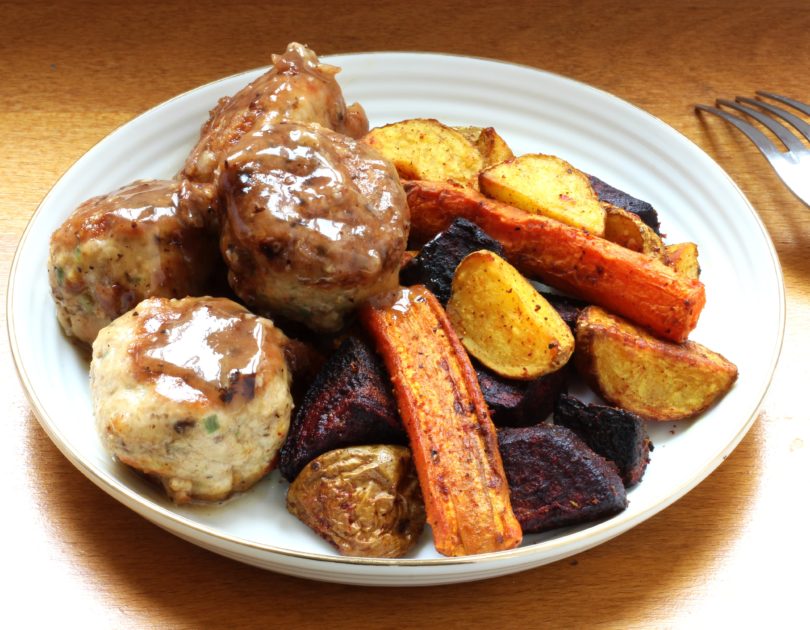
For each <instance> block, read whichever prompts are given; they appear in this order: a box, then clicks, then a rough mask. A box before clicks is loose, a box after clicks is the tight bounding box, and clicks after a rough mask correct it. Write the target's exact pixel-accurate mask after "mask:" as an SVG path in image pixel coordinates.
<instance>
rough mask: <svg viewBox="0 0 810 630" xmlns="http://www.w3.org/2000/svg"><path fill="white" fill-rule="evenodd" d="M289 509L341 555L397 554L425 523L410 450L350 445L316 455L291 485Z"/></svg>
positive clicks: (406, 548)
mask: <svg viewBox="0 0 810 630" xmlns="http://www.w3.org/2000/svg"><path fill="white" fill-rule="evenodd" d="M287 509H288V510H289V511H290V513H291V514H293V515H295V516H297V517H298V518H299V519H301V520H302V521H303V522H304V523H305V524H306V525H307V526H309V527H311V528H312V529H313V530H314V531H315V532H316V533H317V534H318V535H319V536H321V537H322V538H324V539H326V540H327V541H329V542H331V543H332V544H333V545H335V546H336V547H337V548H338V551H340V553H341V554H343V555H348V556H365V557H375V558H398V557H399V556H402V555H404V554H406V553H407V552H408V550H410V548H411V547H413V545H414V544H415V543H416V541H417V540H418V539H419V536H420V534H421V533H422V529H423V528H424V526H425V507H424V503H423V501H422V494H421V492H420V491H419V481H418V479H417V477H416V471H415V470H414V467H413V460H412V459H411V453H410V451H409V450H408V449H407V448H406V447H404V446H390V445H375V446H352V447H349V448H343V449H337V450H334V451H329V452H328V453H324V454H323V455H320V456H319V457H317V458H316V459H315V460H313V461H312V462H310V463H309V464H308V465H307V466H306V467H305V468H304V469H303V470H302V471H301V473H300V474H299V475H298V476H297V477H296V478H295V481H293V482H292V484H290V488H289V490H288V491H287Z"/></svg>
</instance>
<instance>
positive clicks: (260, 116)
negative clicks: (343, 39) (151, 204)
mask: <svg viewBox="0 0 810 630" xmlns="http://www.w3.org/2000/svg"><path fill="white" fill-rule="evenodd" d="M339 71H340V68H338V67H336V66H331V65H328V64H323V63H320V62H319V61H318V57H317V56H316V55H315V53H314V52H312V51H311V50H310V49H309V48H307V47H306V46H303V45H301V44H298V43H295V42H293V43H291V44H289V45H288V46H287V50H286V51H285V52H284V54H283V55H273V64H272V66H271V68H270V70H268V72H266V73H265V74H263V75H262V76H260V77H259V78H258V79H256V80H255V81H253V82H252V83H250V84H249V85H247V86H245V87H244V88H242V89H241V90H240V91H239V92H237V93H236V94H235V95H234V96H232V97H225V98H222V99H220V101H219V103H218V104H217V106H216V107H215V108H214V109H213V110H212V111H211V114H210V116H209V118H208V121H207V122H206V123H205V124H204V125H203V127H202V130H201V133H200V139H199V141H198V142H197V145H196V146H195V147H194V148H193V149H192V151H191V153H190V154H189V156H188V158H187V160H186V163H185V166H184V167H183V172H182V177H183V178H184V180H185V181H184V191H190V190H194V189H197V190H198V191H202V192H203V194H206V195H208V197H209V198H210V199H211V202H212V204H215V203H216V183H217V179H218V177H219V171H220V168H221V162H222V159H223V158H224V157H225V155H226V154H227V153H229V152H230V151H231V149H232V147H233V145H235V144H236V143H237V142H239V140H240V139H241V138H242V137H243V136H244V135H246V134H248V133H250V132H252V131H261V130H263V129H266V128H267V127H268V125H271V124H273V123H277V122H280V121H285V120H290V121H296V122H304V123H317V124H319V125H322V126H324V127H328V128H329V129H334V130H335V131H338V132H340V133H343V134H346V135H348V136H351V137H353V138H360V137H362V136H363V135H364V134H365V133H366V132H367V131H368V119H367V118H366V114H365V112H364V111H363V108H362V107H361V106H360V105H358V104H357V103H355V104H353V105H351V106H349V107H347V106H346V102H345V101H344V100H343V93H342V91H341V89H340V86H339V85H338V83H337V81H335V75H336V74H337V73H338V72H339ZM184 194H185V193H184Z"/></svg>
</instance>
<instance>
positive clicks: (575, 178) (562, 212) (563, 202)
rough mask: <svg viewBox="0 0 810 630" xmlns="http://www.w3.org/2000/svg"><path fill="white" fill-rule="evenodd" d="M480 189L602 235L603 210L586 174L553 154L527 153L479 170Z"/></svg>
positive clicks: (528, 209)
mask: <svg viewBox="0 0 810 630" xmlns="http://www.w3.org/2000/svg"><path fill="white" fill-rule="evenodd" d="M478 185H479V187H480V189H481V192H482V193H484V194H485V195H486V196H487V197H492V198H493V199H497V200H499V201H503V202H504V203H508V204H511V205H513V206H515V207H517V208H520V209H521V210H525V211H526V212H531V213H536V214H541V215H543V216H546V217H549V218H551V219H556V220H557V221H562V222H563V223H566V224H568V225H571V226H573V227H580V228H583V229H585V230H588V232H590V233H591V234H595V235H597V236H602V235H603V234H604V233H605V210H604V209H603V208H602V206H601V205H599V200H598V198H597V197H596V193H595V192H594V191H593V188H592V187H591V183H590V181H589V180H588V177H587V176H586V175H585V174H584V173H582V172H581V171H578V170H577V169H575V168H574V167H573V166H571V164H569V163H568V162H566V161H565V160H562V159H560V158H558V157H556V156H553V155H543V154H541V153H527V154H525V155H521V156H520V157H516V158H513V159H511V160H507V161H505V162H501V163H500V164H496V165H494V166H491V167H489V168H487V169H484V170H483V171H481V173H480V175H479V176H478Z"/></svg>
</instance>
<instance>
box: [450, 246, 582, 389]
mask: <svg viewBox="0 0 810 630" xmlns="http://www.w3.org/2000/svg"><path fill="white" fill-rule="evenodd" d="M447 317H448V319H449V320H450V323H451V324H452V325H453V328H454V330H455V331H456V334H457V335H458V337H459V339H460V340H461V343H462V344H463V345H464V347H465V348H466V349H467V351H468V352H469V353H470V354H471V355H473V356H474V357H475V358H476V359H478V360H479V361H481V363H483V364H484V365H486V366H487V367H488V368H490V369H491V370H494V371H495V372H497V373H498V374H500V375H502V376H505V377H507V378H515V379H523V380H529V379H535V378H538V377H540V376H543V375H544V374H549V373H550V372H555V371H557V370H558V369H560V368H561V367H562V366H563V365H565V364H566V363H567V362H568V359H570V358H571V354H572V353H573V351H574V337H573V335H572V334H571V330H570V329H569V328H568V326H567V325H566V324H565V322H564V321H563V319H562V318H561V317H560V316H559V314H558V313H557V311H556V310H555V309H554V307H553V306H551V305H550V304H549V303H548V302H547V301H546V299H545V298H544V297H543V296H542V295H540V293H538V292H537V290H536V289H535V288H534V287H533V286H532V285H531V284H529V282H528V281H527V280H526V279H525V278H524V277H523V276H522V275H520V272H518V270H517V269H515V268H514V267H512V265H510V264H509V263H508V262H506V261H505V260H504V259H503V258H501V257H500V256H498V255H497V254H494V253H492V252H490V251H486V250H480V251H477V252H473V253H472V254H470V255H469V256H467V257H466V258H465V259H464V260H462V261H461V264H460V265H459V266H458V267H457V268H456V273H455V276H454V277H453V286H452V293H451V295H450V300H449V302H448V303H447Z"/></svg>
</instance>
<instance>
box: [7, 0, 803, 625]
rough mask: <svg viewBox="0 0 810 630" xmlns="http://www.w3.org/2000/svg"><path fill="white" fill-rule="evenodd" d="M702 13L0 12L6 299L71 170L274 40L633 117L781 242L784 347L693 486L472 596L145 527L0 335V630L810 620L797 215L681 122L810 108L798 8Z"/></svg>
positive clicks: (35, 6)
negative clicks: (31, 393)
mask: <svg viewBox="0 0 810 630" xmlns="http://www.w3.org/2000/svg"><path fill="white" fill-rule="evenodd" d="M366 4H367V5H368V6H364V5H366ZM702 4H703V3H686V2H672V1H666V0H660V1H656V0H652V1H650V0H648V1H646V2H619V1H616V0H607V1H592V2H590V1H589V2H578V3H568V2H553V3H552V2H529V1H522V0H513V1H512V2H510V3H508V4H507V3H503V4H500V3H494V2H493V3H486V2H477V1H474V0H467V1H466V2H448V3H445V4H444V6H442V7H439V6H438V3H436V5H435V6H434V3H432V2H423V1H422V0H411V2H402V3H398V2H392V3H365V2H362V1H361V2H359V3H350V4H348V5H346V6H345V7H342V8H331V5H330V3H328V2H310V3H307V2H303V3H285V4H284V5H275V4H273V3H267V4H263V3H256V2H250V3H246V2H233V3H224V2H223V3H213V2H207V1H198V2H196V3H194V4H193V5H187V4H186V3H180V2H174V3H172V2H163V3H161V2H148V3H139V2H119V1H116V2H82V3H79V2H59V3H50V4H49V3H23V2H18V3H9V2H3V3H0V51H1V52H0V77H2V82H0V143H2V147H3V154H4V155H5V156H6V158H5V161H4V164H5V167H3V169H2V179H0V258H1V260H2V274H0V275H2V278H3V282H2V287H3V293H4V294H5V289H6V285H7V278H8V271H9V268H10V265H11V260H12V257H13V254H14V249H15V247H16V244H17V241H18V239H19V237H20V235H21V234H22V231H23V229H24V228H25V225H26V222H27V221H28V219H29V217H30V216H31V215H32V213H33V212H34V210H35V209H36V207H37V204H38V203H39V202H40V200H41V199H42V198H43V196H44V195H45V194H46V193H47V191H48V190H49V188H50V187H51V186H52V185H53V183H54V182H55V181H56V180H57V178H58V177H59V176H60V175H61V174H62V173H63V172H64V171H65V170H66V169H67V168H68V167H70V165H71V164H72V163H73V162H74V161H75V160H76V159H77V158H79V157H80V156H81V155H82V154H83V153H84V152H85V151H87V150H88V149H89V148H90V147H92V146H93V145H94V144H95V143H96V142H97V141H98V140H100V139H101V138H103V137H104V136H105V135H107V134H108V133H110V132H111V131H112V130H114V129H115V128H116V127H118V126H119V125H121V124H122V123H125V122H126V121H128V120H130V119H131V118H132V117H134V116H135V115H137V114H139V113H140V112H143V111H144V110H146V109H147V108H149V107H152V106H153V105H155V104H157V103H160V102H162V101H164V100H166V99H168V98H170V97H172V96H174V95H176V94H178V93H180V92H183V91H185V90H188V89H190V88H192V87H194V86H197V85H199V84H202V83H205V82H208V81H211V80H213V79H217V78H219V77H223V76H226V75H229V74H232V73H235V72H238V71H241V70H245V69H249V68H254V67H257V66H260V65H265V64H267V63H268V61H269V54H270V53H271V52H275V51H281V50H282V49H283V48H284V46H285V45H286V43H287V42H288V41H290V40H298V41H302V42H306V43H308V44H309V45H311V46H312V47H313V48H314V49H315V50H316V51H317V52H318V53H320V54H330V53H342V52H355V51H374V50H425V51H441V52H449V53H459V54H468V55H477V56H483V57H494V58H498V59H503V60H508V61H513V62H518V63H522V64H528V65H531V66H535V67H538V68H542V69H545V70H549V71H552V72H556V73H559V74H562V75H566V76H569V77H572V78H574V79H578V80H580V81H583V82H586V83H589V84H591V85H594V86H596V87H598V88H602V89H604V90H607V91H609V92H612V93H613V94H616V95H617V96H619V97H621V98H624V99H626V100H628V101H630V102H631V103H634V104H635V105H638V106H639V107H642V108H644V109H645V110H647V111H649V112H650V113H652V114H654V115H655V116H657V117H659V118H661V119H662V120H663V121H665V122H666V123H668V124H669V125H671V126H672V127H674V128H675V129H677V130H678V131H680V132H682V133H683V134H685V135H686V136H687V137H688V138H690V139H691V140H692V141H693V142H695V143H696V144H697V145H698V146H700V147H701V148H703V149H704V150H705V151H706V152H708V154H709V155H711V156H712V157H713V158H715V159H716V160H717V161H718V162H719V163H720V164H721V165H722V166H723V167H724V168H725V169H726V170H727V171H728V173H729V174H730V175H731V177H732V178H733V179H734V180H735V181H736V182H737V183H738V184H739V185H740V187H741V188H742V190H743V191H744V192H745V194H746V195H747V196H748V198H749V199H750V201H751V203H752V204H753V206H754V207H755V208H756V210H757V212H758V213H759V214H760V216H761V217H762V219H763V221H764V223H765V225H766V226H767V228H768V230H769V232H770V234H771V237H772V239H773V241H774V243H775V245H776V249H777V250H778V253H779V256H780V259H781V263H782V266H783V271H784V277H785V285H786V292H787V325H786V337H785V339H786V343H785V345H784V349H783V351H782V356H781V360H780V364H779V366H778V368H777V370H776V374H775V377H774V380H773V384H772V386H771V389H770V391H769V393H768V396H767V398H766V400H765V403H764V406H763V408H762V411H761V413H760V415H759V418H758V419H757V421H756V423H755V424H754V426H753V428H752V429H751V431H750V433H749V434H748V435H747V437H746V438H745V439H744V440H743V441H742V443H741V444H740V445H739V447H738V448H737V449H736V450H735V451H734V452H733V453H732V454H731V456H730V457H728V459H727V460H726V461H725V462H724V463H723V464H722V465H721V466H720V467H719V468H718V469H717V470H716V472H714V473H713V474H712V475H711V476H710V477H709V478H708V479H707V480H706V481H704V482H703V483H702V484H700V485H699V486H698V487H697V488H696V489H695V490H693V491H692V492H690V493H689V494H688V495H687V496H686V497H684V498H683V499H681V500H679V501H678V502H677V503H675V504H674V505H673V506H671V507H670V508H668V509H666V510H665V511H663V512H662V513H660V514H658V515H657V516H655V517H653V518H651V519H650V520H648V521H647V522H645V523H643V524H642V525H640V526H638V527H636V528H635V529H633V530H631V531H630V532H628V533H626V534H624V535H622V536H620V537H618V538H616V539H614V540H612V541H611V542H608V543H606V544H604V545H601V546H599V547H597V548H595V549H593V550H591V551H588V552H586V553H582V554H580V555H577V556H575V557H572V558H569V559H566V560H562V561H559V562H557V563H554V564H551V565H548V566H545V567H541V568H538V569H535V570H531V571H527V572H525V573H521V574H517V575H511V576H508V577H503V578H498V579H493V580H489V581H484V582H479V583H472V584H464V585H453V586H446V587H437V588H419V589H407V588H393V589H374V588H357V587H349V586H342V585H334V584H325V583H316V582H309V581H305V580H302V579H297V578H291V577H284V576H281V575H276V574H273V573H270V572H265V571H262V570H259V569H255V568H252V567H249V566H245V565H242V564H238V563H236V562H233V561H231V560H227V559H225V558H222V557H219V556H217V555H214V554H212V553H209V552H206V551H203V550H202V549H199V548H197V547H195V546H193V545H191V544H189V543H186V542H184V541H182V540H180V539H178V538H176V537H174V536H172V535H170V534H168V533H165V532H164V531H163V530H161V529H159V528H157V527H155V526H153V525H151V524H150V523H148V522H147V521H146V520H144V519H142V518H140V517H139V516H137V515H136V514H134V513H133V512H131V511H130V510H128V509H126V508H124V507H123V506H122V505H120V504H118V503H117V502H116V501H114V500H113V499H111V498H110V497H109V496H107V495H106V494H105V493H104V492H102V491H101V490H99V489H98V488H96V487H95V486H94V485H93V484H92V483H91V482H90V481H88V480H87V479H85V478H84V477H83V476H82V475H81V474H80V473H79V472H78V471H77V470H76V469H75V468H74V467H73V466H72V465H71V464H70V463H69V462H68V461H67V460H66V459H65V458H64V457H63V456H62V455H61V454H60V452H59V451H58V450H57V449H56V447H55V446H54V445H53V444H52V443H51V442H50V440H49V439H48V438H47V436H46V435H45V433H44V432H43V431H42V429H41V428H40V427H39V425H38V423H37V420H36V418H35V417H34V415H33V413H32V412H31V410H30V408H29V405H28V403H27V401H26V398H25V395H24V393H23V390H22V387H21V386H20V384H19V382H18V379H17V377H16V374H15V369H14V366H13V363H12V360H11V356H10V351H9V348H8V342H7V339H6V335H3V339H2V350H1V352H2V362H1V363H0V365H1V366H2V375H0V383H2V387H3V392H4V395H3V401H4V402H5V408H6V415H5V417H4V419H3V422H2V423H0V478H2V479H4V480H5V481H4V487H5V488H6V490H5V491H4V496H5V497H6V498H5V506H4V508H3V518H2V521H0V522H2V534H3V535H2V538H1V539H0V540H2V542H1V543H0V544H2V556H0V557H1V558H2V562H1V563H0V564H1V565H2V574H3V584H4V585H3V586H2V588H0V602H2V605H0V625H2V626H4V627H20V626H31V627H44V626H45V625H46V624H47V625H49V626H56V625H57V624H60V623H65V622H68V623H69V624H70V625H71V626H72V625H73V624H76V625H81V627H87V628H89V627H117V628H126V627H173V628H194V627H212V628H213V627H228V628H239V627H269V626H271V625H273V626H276V625H278V626H280V627H305V626H312V627H317V626H329V627H378V626H379V627H409V626H438V625H440V624H443V625H445V626H453V627H455V626H461V625H470V624H475V625H494V624H496V623H497V624H499V626H501V627H539V626H545V627H562V628H568V627H615V628H629V627H705V626H708V625H710V624H711V625H722V626H723V627H729V626H731V625H732V624H735V625H737V626H738V627H748V625H749V624H752V625H753V624H754V622H758V623H759V624H761V623H763V622H766V621H770V622H771V623H774V624H779V625H781V626H782V627H785V625H787V626H798V625H801V624H802V622H804V623H805V624H806V623H808V622H807V620H805V619H804V616H805V612H806V610H807V603H806V602H807V598H808V593H807V588H808V581H807V577H806V574H807V573H806V572H807V566H808V564H810V543H808V540H810V537H809V536H808V535H807V532H806V528H807V522H808V520H809V519H808V516H810V512H809V511H808V507H807V506H808V491H807V479H810V457H808V456H809V455H810V453H808V444H810V413H808V408H807V403H806V399H805V397H804V396H805V394H806V390H807V384H808V369H807V363H806V361H807V357H808V356H810V258H808V246H810V209H808V208H807V207H805V206H804V205H803V204H801V203H800V202H799V201H797V200H796V199H795V198H794V197H793V196H792V195H791V194H790V193H789V192H788V191H787V190H786V189H785V188H784V187H783V186H782V185H781V184H780V182H779V181H778V180H777V178H776V176H775V175H774V174H773V173H772V171H771V170H770V169H769V168H768V167H767V166H766V163H765V162H764V160H763V159H762V158H761V157H760V155H759V154H758V152H757V151H756V150H755V149H754V148H753V146H752V145H750V144H749V143H748V141H747V140H745V139H744V138H743V137H742V136H740V135H738V134H737V133H736V132H734V131H732V130H731V129H730V127H729V126H728V125H726V124H724V123H722V122H721V121H719V120H716V119H701V118H700V117H698V116H696V115H695V113H694V111H693V108H692V105H693V104H694V103H697V102H711V101H712V100H713V99H714V98H716V97H730V96H733V95H735V94H753V92H754V90H756V89H770V90H773V91H777V92H781V93H784V94H787V95H792V96H794V97H796V98H800V99H803V100H805V101H810V88H808V83H807V71H806V69H807V68H808V67H810V38H808V33H810V5H808V4H807V3H806V2H801V1H799V0H796V1H794V2H788V1H784V2H772V3H768V2H761V1H752V0H741V1H738V2H719V3H715V4H718V5H721V6H715V7H708V6H702ZM507 7H508V8H507ZM4 302H5V300H4ZM3 317H5V313H3ZM748 334H751V335H755V334H756V331H749V332H748ZM744 342H745V341H744V339H743V338H741V340H740V343H744ZM11 620H15V623H14V624H13V625H10V624H9V623H8V622H9V621H11Z"/></svg>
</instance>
